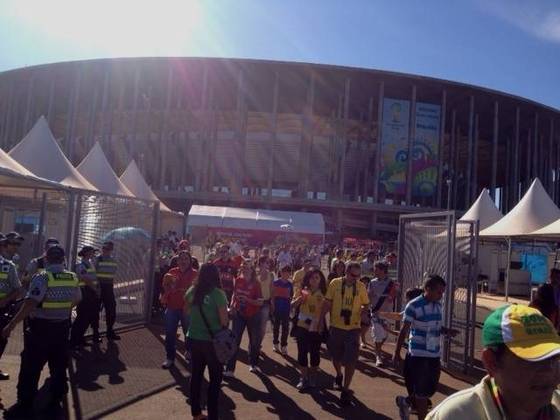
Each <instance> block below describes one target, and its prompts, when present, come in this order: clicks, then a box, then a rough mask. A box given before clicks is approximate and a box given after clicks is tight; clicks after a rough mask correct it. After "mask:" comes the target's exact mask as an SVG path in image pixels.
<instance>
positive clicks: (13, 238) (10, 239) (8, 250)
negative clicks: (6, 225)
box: [2, 232, 24, 273]
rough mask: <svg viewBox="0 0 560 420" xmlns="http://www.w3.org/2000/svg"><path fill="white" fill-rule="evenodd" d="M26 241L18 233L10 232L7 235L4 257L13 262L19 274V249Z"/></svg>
mask: <svg viewBox="0 0 560 420" xmlns="http://www.w3.org/2000/svg"><path fill="white" fill-rule="evenodd" d="M23 241H24V239H23V236H21V235H20V234H19V233H17V232H10V233H7V234H6V241H5V247H4V251H3V253H2V255H3V256H4V257H5V258H7V259H9V260H10V261H11V262H13V263H14V264H15V266H16V271H17V272H18V273H19V269H20V267H19V254H18V251H19V247H20V246H21V244H22V243H23Z"/></svg>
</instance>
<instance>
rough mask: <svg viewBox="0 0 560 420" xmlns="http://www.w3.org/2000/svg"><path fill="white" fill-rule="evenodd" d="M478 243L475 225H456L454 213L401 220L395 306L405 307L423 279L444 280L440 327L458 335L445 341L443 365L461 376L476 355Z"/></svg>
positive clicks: (417, 216) (466, 222)
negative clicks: (433, 276) (398, 293)
mask: <svg viewBox="0 0 560 420" xmlns="http://www.w3.org/2000/svg"><path fill="white" fill-rule="evenodd" d="M477 243H478V222H469V221H461V220H457V218H456V214H455V212H453V211H448V212H437V213H423V214H413V215H403V216H401V217H400V221H399V246H398V250H399V252H398V279H399V282H400V284H401V291H402V293H401V296H400V299H399V307H400V308H401V309H403V308H404V305H405V304H406V302H405V301H404V294H405V292H406V290H407V289H409V288H412V287H421V286H422V283H423V281H424V279H425V277H426V276H427V275H429V274H437V275H439V276H441V277H443V278H444V279H445V281H446V282H447V287H446V293H445V296H444V298H443V301H442V305H443V321H444V325H445V326H446V327H448V328H453V329H455V330H457V331H459V334H457V336H455V337H454V338H448V337H444V338H443V343H442V349H443V350H442V362H443V364H444V366H446V367H455V368H459V369H461V370H465V371H466V370H468V369H469V368H470V367H471V366H472V361H473V356H474V333H475V326H476V322H475V321H476V291H477V273H476V266H477V265H476V259H477V253H478V250H477Z"/></svg>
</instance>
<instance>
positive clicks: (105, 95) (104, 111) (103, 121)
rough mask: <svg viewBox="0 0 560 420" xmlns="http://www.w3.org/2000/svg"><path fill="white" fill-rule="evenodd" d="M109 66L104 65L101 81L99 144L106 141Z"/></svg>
mask: <svg viewBox="0 0 560 420" xmlns="http://www.w3.org/2000/svg"><path fill="white" fill-rule="evenodd" d="M110 77H111V75H110V69H109V64H105V76H104V79H103V94H102V97H101V98H102V99H101V143H103V142H105V141H106V137H107V119H108V118H107V103H108V101H109V80H110Z"/></svg>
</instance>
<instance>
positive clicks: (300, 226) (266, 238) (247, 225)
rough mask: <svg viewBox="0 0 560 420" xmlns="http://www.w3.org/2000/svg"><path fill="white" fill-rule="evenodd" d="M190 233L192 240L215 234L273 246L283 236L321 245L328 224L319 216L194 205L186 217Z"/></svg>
mask: <svg viewBox="0 0 560 420" xmlns="http://www.w3.org/2000/svg"><path fill="white" fill-rule="evenodd" d="M187 230H188V231H190V232H191V234H192V236H193V240H196V239H197V238H198V239H201V238H200V237H201V236H206V235H209V234H212V233H213V234H216V235H217V236H219V237H223V236H232V237H240V238H244V239H246V240H248V241H249V242H272V241H275V240H276V239H278V237H279V236H280V237H281V238H284V239H286V238H288V239H289V237H293V238H295V237H302V238H307V239H308V240H309V241H310V242H315V243H320V242H322V241H323V239H324V235H325V221H324V219H323V215H322V214H319V213H307V212H295V211H278V210H264V209H243V208H236V207H217V206H199V205H193V206H192V207H191V210H190V211H189V214H188V217H187Z"/></svg>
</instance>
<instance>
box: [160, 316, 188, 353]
mask: <svg viewBox="0 0 560 420" xmlns="http://www.w3.org/2000/svg"><path fill="white" fill-rule="evenodd" d="M190 320H191V319H190V316H189V315H186V314H185V313H184V311H183V310H182V309H169V308H167V309H166V310H165V352H166V353H167V359H168V360H175V342H176V341H177V327H178V326H179V322H180V323H181V328H182V330H183V334H184V335H185V338H186V336H187V331H188V330H189V324H190ZM185 341H186V340H185Z"/></svg>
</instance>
